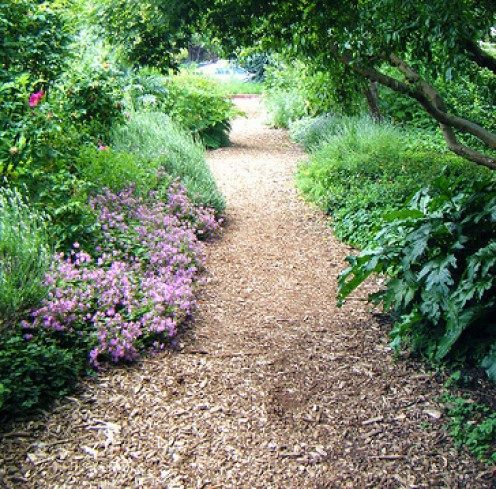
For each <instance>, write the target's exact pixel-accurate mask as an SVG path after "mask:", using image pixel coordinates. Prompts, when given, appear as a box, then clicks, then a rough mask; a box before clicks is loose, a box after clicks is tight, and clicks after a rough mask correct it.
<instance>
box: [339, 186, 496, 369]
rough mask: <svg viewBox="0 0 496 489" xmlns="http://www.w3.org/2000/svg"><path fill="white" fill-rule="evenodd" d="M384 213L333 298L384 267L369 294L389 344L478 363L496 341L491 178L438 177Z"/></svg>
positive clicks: (495, 202)
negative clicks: (389, 324)
mask: <svg viewBox="0 0 496 489" xmlns="http://www.w3.org/2000/svg"><path fill="white" fill-rule="evenodd" d="M389 220H390V222H388V223H386V224H384V225H383V227H382V229H381V230H380V232H379V233H378V234H377V235H376V236H375V238H374V240H373V241H372V242H371V244H370V246H369V247H367V248H366V249H365V250H363V251H362V252H361V253H360V254H359V255H358V256H353V257H349V258H348V262H349V263H350V267H349V268H348V269H347V270H346V271H345V272H343V273H342V275H341V276H340V278H339V301H340V303H342V302H343V301H344V300H345V299H346V297H348V296H349V294H350V293H351V292H352V291H353V290H355V289H356V288H357V287H358V286H359V285H360V284H362V283H363V282H364V281H365V280H366V279H367V278H368V277H369V276H370V275H371V274H373V273H379V274H383V275H385V276H386V277H387V278H386V282H385V287H384V289H382V290H380V291H379V292H377V293H375V294H372V295H371V296H369V299H370V300H371V301H373V302H374V303H375V304H379V303H380V302H382V303H383V307H384V309H385V310H387V311H391V312H392V314H393V316H394V318H395V319H396V323H395V326H394V328H393V330H392V332H391V337H392V338H393V343H392V345H393V346H394V347H396V348H400V347H401V346H407V347H409V348H411V349H412V350H413V351H414V352H417V353H420V354H422V355H425V356H426V357H428V358H430V359H431V360H433V361H437V362H439V361H442V360H444V359H446V358H447V357H448V356H450V355H451V356H453V355H455V354H457V353H458V354H463V355H464V356H465V357H466V359H467V360H472V361H479V362H480V361H481V360H482V358H483V357H484V355H485V354H487V353H488V352H489V350H490V348H491V346H492V345H494V342H495V341H496V328H495V326H496V324H495V322H494V318H495V317H496V314H495V313H496V280H495V277H496V183H495V182H494V180H493V179H491V178H486V179H480V180H475V181H473V182H467V181H466V180H464V179H463V180H461V181H460V180H459V181H458V182H453V179H448V178H445V177H440V178H439V179H437V180H436V181H435V182H434V183H433V185H432V186H431V187H430V188H428V189H423V190H421V191H419V192H418V193H417V194H416V195H415V197H414V198H413V200H412V201H411V205H410V208H409V209H405V210H403V211H399V212H397V213H395V214H392V215H391V216H389Z"/></svg>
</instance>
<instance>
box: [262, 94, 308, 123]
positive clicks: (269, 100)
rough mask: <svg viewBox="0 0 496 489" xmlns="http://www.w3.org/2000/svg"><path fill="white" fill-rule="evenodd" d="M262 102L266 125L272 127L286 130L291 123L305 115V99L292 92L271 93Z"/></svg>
mask: <svg viewBox="0 0 496 489" xmlns="http://www.w3.org/2000/svg"><path fill="white" fill-rule="evenodd" d="M263 101H264V107H265V110H266V112H267V119H268V123H269V124H270V125H271V126H273V127H284V128H287V127H289V125H290V123H291V122H292V121H294V120H297V119H300V118H301V117H303V116H305V115H307V110H306V103H305V99H304V98H303V97H302V96H301V95H300V94H299V93H298V92H295V91H292V90H288V91H284V90H278V91H271V92H269V93H266V94H265V97H264V100H263Z"/></svg>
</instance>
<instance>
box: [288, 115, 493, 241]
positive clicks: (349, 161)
mask: <svg viewBox="0 0 496 489" xmlns="http://www.w3.org/2000/svg"><path fill="white" fill-rule="evenodd" d="M315 126H316V127H313V125H312V124H311V123H310V122H308V123H307V122H306V121H305V120H303V121H302V123H301V127H300V125H299V124H298V123H297V124H295V132H297V133H298V134H299V137H301V140H302V141H308V144H316V146H315V148H314V150H313V152H312V154H311V156H310V158H309V159H308V161H305V162H302V163H301V164H300V165H299V166H298V171H297V175H296V182H297V186H298V188H299V190H300V191H301V192H302V194H303V195H304V197H305V198H306V199H308V200H309V201H311V202H313V203H315V204H316V205H317V206H319V207H320V208H321V209H322V210H323V211H324V212H326V213H328V214H329V215H330V216H331V217H332V226H333V228H334V230H335V232H336V235H337V236H338V237H339V238H340V239H342V240H343V241H346V242H348V243H350V244H352V245H354V246H357V247H359V248H363V247H365V246H367V244H368V243H369V242H370V241H372V240H373V239H374V236H375V233H376V232H377V231H378V230H379V228H380V226H381V225H382V223H383V222H384V217H385V215H386V214H387V213H389V212H392V211H394V210H399V209H402V208H403V207H404V206H405V202H407V201H408V200H409V199H410V197H411V196H412V195H413V193H415V192H416V191H417V190H419V189H420V188H421V187H422V186H427V185H429V183H430V182H431V181H432V180H433V179H435V178H437V177H438V176H439V175H441V174H442V173H443V168H444V167H447V168H448V169H449V170H448V173H449V176H450V178H452V179H456V178H458V177H461V178H463V179H465V180H466V181H471V180H473V179H474V178H477V177H480V176H482V175H488V174H490V173H491V172H490V171H489V170H485V169H482V168H478V167H474V165H470V164H467V163H466V162H465V161H463V160H462V159H461V158H458V157H456V156H453V155H451V154H440V153H439V152H437V151H435V150H433V149H432V148H431V147H430V146H425V145H422V146H419V144H418V143H417V139H416V138H417V137H420V135H419V133H417V132H410V131H408V132H407V131H404V130H400V129H398V128H397V127H395V126H393V125H392V124H387V123H383V124H380V125H378V124H376V123H375V122H374V121H373V120H372V119H371V118H369V117H341V116H334V117H328V118H326V119H324V120H323V121H322V122H320V118H319V119H317V120H316V122H315ZM314 135H315V136H314ZM313 141H315V143H313ZM428 148H430V149H428Z"/></svg>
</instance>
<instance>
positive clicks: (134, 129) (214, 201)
mask: <svg viewBox="0 0 496 489" xmlns="http://www.w3.org/2000/svg"><path fill="white" fill-rule="evenodd" d="M112 149H113V150H115V151H117V152H127V153H130V154H133V155H135V156H136V157H137V158H138V159H139V160H140V165H141V167H142V168H147V167H148V168H157V169H161V170H164V171H165V172H166V173H167V174H169V175H170V176H171V179H174V178H180V180H181V182H182V183H183V185H185V187H186V188H187V189H188V195H189V197H190V198H191V199H192V200H194V201H195V202H199V203H202V204H203V205H206V206H208V207H212V208H213V209H215V211H216V212H217V213H221V212H222V211H223V210H224V207H225V202H224V198H223V197H222V195H221V193H220V192H219V190H218V188H217V184H216V182H215V179H214V177H213V175H212V173H211V171H210V169H209V167H208V166H207V164H206V162H205V156H204V149H203V146H202V145H201V144H199V143H198V142H195V141H194V140H193V139H192V137H191V135H189V134H188V133H187V132H185V131H184V130H182V129H181V128H179V127H178V126H177V124H174V122H172V121H171V119H170V117H168V116H167V115H165V114H163V113H161V112H136V113H133V114H132V115H131V117H130V120H129V121H128V122H127V123H126V124H124V125H122V126H120V127H118V128H116V129H115V131H114V135H113V138H112Z"/></svg>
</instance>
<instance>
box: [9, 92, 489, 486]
mask: <svg viewBox="0 0 496 489" xmlns="http://www.w3.org/2000/svg"><path fill="white" fill-rule="evenodd" d="M237 103H238V104H239V105H240V107H241V108H243V109H244V110H245V111H246V113H247V115H248V117H247V118H239V119H237V120H236V121H235V123H234V127H233V134H232V140H233V143H234V144H233V146H232V147H230V148H224V149H220V150H217V151H213V152H210V153H209V156H208V160H209V163H210V165H211V168H212V170H213V172H214V174H215V175H216V177H217V179H218V182H219V185H220V187H221V189H222V191H223V192H224V194H225V195H226V198H227V203H228V208H227V214H226V225H225V229H224V232H223V236H222V237H221V238H219V239H218V240H217V241H216V242H215V243H214V244H212V245H210V246H209V248H208V251H207V252H208V263H207V268H208V272H207V284H206V286H205V287H204V289H203V291H202V293H201V297H200V306H199V310H198V314H197V317H196V319H195V321H194V323H193V324H191V325H189V328H188V329H187V330H186V331H185V332H184V334H183V335H182V337H181V340H180V345H179V346H178V347H177V349H171V350H170V351H168V352H165V353H163V354H160V355H157V356H155V357H151V358H146V359H143V360H142V361H140V362H139V363H137V364H136V365H133V366H131V367H129V368H117V369H109V370H108V371H106V372H104V373H103V375H101V376H100V377H99V379H97V380H96V381H94V382H91V381H88V382H85V385H84V386H82V390H81V393H80V394H79V395H78V396H75V397H72V398H67V399H66V400H64V401H63V402H61V403H60V404H59V405H58V406H57V407H56V408H55V410H54V411H53V412H50V413H46V414H44V415H41V416H40V417H38V418H36V419H33V420H27V421H26V420H25V421H18V422H16V423H14V424H13V425H12V426H10V427H9V432H8V433H4V434H3V435H2V434H0V437H1V438H0V448H1V450H0V486H1V484H3V487H6V488H9V487H19V488H61V489H62V488H76V487H77V488H80V487H90V488H102V489H104V488H135V487H143V488H170V489H179V488H182V489H220V488H223V489H227V488H260V489H262V488H263V489H268V488H273V489H276V488H277V489H286V488H288V489H300V488H301V489H303V488H314V489H317V488H366V487H374V488H433V487H436V488H450V489H454V488H490V487H495V486H494V485H493V482H494V481H493V480H492V479H491V478H492V476H493V475H494V473H493V474H491V472H490V471H489V470H488V468H487V467H485V466H483V465H481V464H479V463H477V462H476V461H474V460H473V459H472V458H471V457H470V456H469V455H468V454H467V453H466V452H463V451H462V452H460V451H458V450H457V449H456V448H455V446H454V443H453V441H452V440H451V439H450V438H449V436H448V435H447V434H446V432H445V430H444V429H443V425H442V421H443V416H444V413H443V410H442V408H441V407H440V406H439V404H438V403H437V401H436V397H437V395H438V393H439V389H440V383H441V379H439V378H438V377H437V376H436V375H433V374H432V373H429V372H427V371H425V370H424V369H423V367H422V366H421V365H420V364H416V363H414V362H412V361H407V360H401V361H398V362H395V361H394V360H393V355H392V353H391V352H390V350H389V348H388V346H387V337H386V332H387V328H388V324H387V318H382V317H381V316H377V315H372V314H370V312H369V311H368V309H367V305H366V303H365V302H364V301H363V300H362V299H363V296H360V297H358V296H357V297H355V299H354V300H351V301H349V303H348V304H347V305H346V306H345V307H344V308H342V309H338V308H337V307H336V300H335V295H336V278H337V275H338V273H339V272H340V271H341V270H342V269H343V268H344V267H345V263H344V261H343V260H344V257H345V256H346V255H347V254H349V253H350V250H349V248H347V247H346V246H344V245H343V244H341V243H339V242H338V241H337V240H336V239H335V238H334V237H333V235H332V233H331V231H330V229H329V227H328V225H327V222H326V219H325V217H324V216H322V215H321V214H319V213H318V212H317V211H315V210H313V209H311V208H309V207H308V206H307V205H306V204H304V203H303V202H302V201H301V200H300V199H299V198H298V196H297V193H296V191H295V189H294V185H293V173H294V169H295V166H296V162H297V161H298V160H300V159H301V158H304V157H305V156H304V154H303V153H302V151H301V150H300V149H299V148H298V147H297V146H296V145H294V144H292V143H290V142H289V140H288V138H287V134H286V133H285V132H284V131H281V130H275V129H269V128H267V127H265V126H263V124H262V120H261V117H260V115H259V110H258V101H257V99H256V98H246V99H241V100H238V101H237ZM370 287H374V284H371V285H370ZM363 294H366V291H363Z"/></svg>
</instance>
